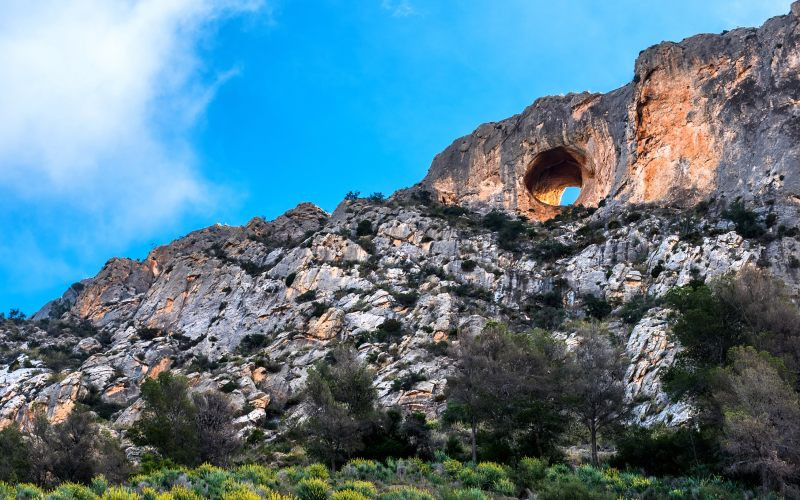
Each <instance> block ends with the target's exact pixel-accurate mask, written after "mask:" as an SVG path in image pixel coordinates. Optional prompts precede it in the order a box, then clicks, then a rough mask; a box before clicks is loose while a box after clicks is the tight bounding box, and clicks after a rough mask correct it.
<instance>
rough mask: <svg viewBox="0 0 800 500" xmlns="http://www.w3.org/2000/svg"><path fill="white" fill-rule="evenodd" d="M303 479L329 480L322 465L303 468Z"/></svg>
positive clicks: (326, 470) (325, 468) (328, 475)
mask: <svg viewBox="0 0 800 500" xmlns="http://www.w3.org/2000/svg"><path fill="white" fill-rule="evenodd" d="M305 477H306V478H309V479H322V480H323V481H329V480H330V478H331V475H330V473H329V472H328V468H327V467H325V466H324V465H322V464H311V465H309V466H307V467H306V468H305Z"/></svg>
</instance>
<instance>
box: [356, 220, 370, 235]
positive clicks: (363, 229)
mask: <svg viewBox="0 0 800 500" xmlns="http://www.w3.org/2000/svg"><path fill="white" fill-rule="evenodd" d="M373 233H374V231H373V229H372V222H370V221H368V220H366V219H364V220H362V221H360V222H359V223H358V226H356V236H359V237H360V236H370V235H372V234H373Z"/></svg>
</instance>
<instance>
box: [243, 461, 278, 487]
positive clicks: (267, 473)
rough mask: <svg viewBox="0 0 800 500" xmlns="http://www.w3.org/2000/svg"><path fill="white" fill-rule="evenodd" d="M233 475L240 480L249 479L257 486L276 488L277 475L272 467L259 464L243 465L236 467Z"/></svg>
mask: <svg viewBox="0 0 800 500" xmlns="http://www.w3.org/2000/svg"><path fill="white" fill-rule="evenodd" d="M233 477H234V478H236V480H238V481H247V482H249V483H252V484H254V485H256V486H266V487H269V488H274V487H275V486H276V485H277V476H276V475H275V472H273V471H272V469H268V468H266V467H264V466H261V465H257V464H249V465H242V466H239V467H237V468H236V469H234V471H233Z"/></svg>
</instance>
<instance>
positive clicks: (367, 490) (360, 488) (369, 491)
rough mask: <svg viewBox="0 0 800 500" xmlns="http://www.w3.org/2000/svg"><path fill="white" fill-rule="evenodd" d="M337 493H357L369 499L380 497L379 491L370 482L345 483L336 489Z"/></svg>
mask: <svg viewBox="0 0 800 500" xmlns="http://www.w3.org/2000/svg"><path fill="white" fill-rule="evenodd" d="M336 490H337V491H344V490H350V491H355V492H356V493H359V494H361V495H363V496H365V497H367V498H374V497H375V496H377V495H378V489H377V488H375V485H374V484H372V483H370V482H369V481H359V480H350V481H345V482H343V483H342V484H340V485H338V486H337V487H336Z"/></svg>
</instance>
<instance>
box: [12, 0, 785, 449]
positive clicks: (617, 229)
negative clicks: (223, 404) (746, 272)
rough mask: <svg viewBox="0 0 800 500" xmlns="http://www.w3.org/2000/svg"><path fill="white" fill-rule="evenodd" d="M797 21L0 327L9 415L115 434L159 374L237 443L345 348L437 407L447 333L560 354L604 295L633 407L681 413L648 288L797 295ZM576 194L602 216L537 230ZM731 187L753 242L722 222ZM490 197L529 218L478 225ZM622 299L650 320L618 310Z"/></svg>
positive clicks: (668, 54)
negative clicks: (396, 183) (512, 341)
mask: <svg viewBox="0 0 800 500" xmlns="http://www.w3.org/2000/svg"><path fill="white" fill-rule="evenodd" d="M798 16H800V4H795V5H794V6H793V8H792V13H791V14H790V15H787V16H782V17H778V18H774V19H771V20H769V21H767V23H766V24H765V25H764V26H763V27H761V28H759V29H738V30H734V31H731V32H729V33H725V34H722V35H701V36H697V37H693V38H690V39H687V40H684V41H683V42H681V43H678V44H674V43H665V44H661V45H658V46H656V47H653V48H651V49H648V50H647V51H645V52H643V53H642V55H641V56H640V57H639V59H638V61H637V63H636V71H635V74H636V77H635V79H634V82H633V83H631V84H629V85H627V86H625V87H623V88H621V89H618V90H616V91H614V92H611V93H609V94H605V95H593V94H577V95H568V96H564V97H550V98H544V99H540V100H538V101H537V102H536V103H534V104H533V105H532V106H531V107H529V108H528V109H527V110H525V111H524V112H523V113H522V114H520V115H518V116H515V117H512V118H510V119H508V120H505V121H502V122H499V123H496V124H488V125H483V126H481V127H479V128H478V129H477V130H476V131H475V132H474V133H473V134H472V135H470V136H468V137H465V138H462V139H459V140H457V141H456V142H455V143H454V144H453V145H452V146H450V147H449V148H448V149H446V150H445V151H444V152H442V153H441V154H440V155H438V156H437V157H436V159H435V160H434V161H433V165H432V166H431V169H430V172H429V174H428V176H427V177H426V178H425V180H423V181H422V183H421V184H419V185H418V186H415V187H414V188H412V189H410V190H406V191H403V192H400V193H398V194H396V195H395V196H394V197H392V198H391V199H390V200H388V201H377V200H372V201H370V200H365V199H360V200H348V201H344V202H342V204H340V206H339V207H338V208H337V209H336V210H335V211H334V213H333V214H328V213H326V212H324V211H323V210H321V209H319V208H317V207H315V206H314V205H311V204H301V205H299V206H298V207H296V208H295V209H293V210H290V211H289V212H287V213H286V214H284V215H282V216H281V217H278V218H277V219H275V220H273V221H265V220H263V219H259V218H256V219H253V220H252V221H250V222H249V223H248V224H247V225H245V226H243V227H231V226H219V225H218V226H214V227H210V228H206V229H203V230H200V231H196V232H193V233H191V234H189V235H187V236H185V237H183V238H180V239H178V240H176V241H174V242H172V243H170V244H168V245H165V246H162V247H159V248H156V249H155V250H153V251H152V252H151V253H150V254H149V255H148V256H147V258H146V259H144V260H142V261H135V260H131V259H112V260H110V261H109V262H108V263H107V264H106V265H105V266H104V267H103V269H102V270H100V272H99V273H98V274H97V276H95V277H94V278H90V279H87V280H84V281H82V282H80V283H76V284H75V285H73V286H72V287H71V288H70V289H69V290H68V291H67V292H66V293H65V294H64V296H63V297H61V298H59V299H57V300H55V301H53V302H51V303H50V304H48V305H47V306H45V307H44V308H43V309H42V310H41V311H39V313H37V314H36V315H35V317H34V320H35V321H31V322H25V323H14V322H6V323H3V324H0V427H2V426H5V425H9V424H18V425H26V424H27V423H29V422H30V420H31V418H32V416H33V415H34V414H35V412H36V411H43V412H44V413H45V414H46V415H47V416H48V417H50V418H51V419H53V420H60V419H63V418H64V416H65V415H67V414H68V412H69V411H71V409H72V408H73V407H74V405H75V404H78V403H84V404H87V405H89V406H91V407H92V408H95V409H96V411H98V413H101V414H103V415H104V416H106V417H107V418H108V419H109V420H110V421H111V422H112V423H113V425H114V426H115V427H117V428H118V429H120V430H122V429H125V428H126V427H127V426H128V425H130V423H131V422H133V421H134V420H135V418H136V417H137V415H138V413H139V411H140V409H141V404H142V403H141V400H140V399H139V395H140V386H141V384H142V382H143V381H145V380H146V379H147V378H148V377H153V376H155V375H157V374H158V373H160V372H162V371H163V370H166V369H172V370H177V371H179V372H182V373H184V374H186V375H188V376H189V377H190V379H191V381H192V384H193V386H194V387H195V388H196V389H198V390H202V389H204V388H208V387H218V388H224V389H225V390H226V391H228V392H229V393H230V395H231V397H232V398H233V400H234V402H235V403H236V405H237V407H238V408H239V410H240V412H241V416H240V417H239V419H238V420H237V423H238V424H239V425H240V426H241V428H242V432H243V433H244V432H247V431H248V430H249V429H252V428H253V427H254V426H262V425H264V424H265V423H269V422H272V423H274V424H276V425H277V422H278V420H279V418H278V416H279V415H285V416H288V417H294V416H298V415H300V414H302V408H301V406H300V405H298V404H297V394H298V391H299V389H300V387H302V385H303V383H304V380H305V375H306V371H307V369H308V368H309V367H310V366H311V365H312V364H313V363H314V362H316V361H317V360H319V359H321V358H323V357H324V356H325V355H326V353H327V352H328V350H329V349H330V347H331V346H333V345H335V344H336V343H338V342H350V343H352V344H353V345H356V346H357V347H358V349H359V351H360V353H361V355H362V356H363V358H364V359H365V360H366V361H368V362H369V363H370V364H371V365H372V366H373V368H374V369H375V370H376V372H377V376H378V390H379V395H380V400H381V402H382V403H383V404H385V405H398V406H400V407H402V408H404V409H407V410H420V411H424V412H426V413H428V414H429V415H430V416H434V415H436V414H438V413H439V412H440V411H441V410H442V406H443V404H444V403H443V399H442V395H443V391H444V387H445V378H446V376H447V374H448V372H449V370H450V368H451V360H450V358H449V357H448V356H447V355H446V350H447V346H448V345H450V344H453V343H455V342H458V339H459V338H460V337H461V336H463V335H473V334H476V333H477V332H479V331H480V330H481V328H482V327H483V325H484V324H485V323H486V322H487V321H488V320H493V319H498V320H502V321H506V322H508V323H509V324H510V325H512V327H513V328H515V329H520V330H521V329H527V328H533V327H536V326H544V327H547V328H551V329H554V330H555V331H556V333H557V335H559V336H561V337H563V338H565V339H566V340H567V341H568V343H569V342H571V341H572V339H573V337H574V335H575V331H576V330H577V328H576V325H575V321H580V320H581V319H582V318H585V317H586V315H587V307H586V304H587V301H588V300H590V297H594V298H597V299H602V300H605V301H607V302H608V303H609V304H611V305H612V306H613V308H614V311H613V312H612V314H611V316H610V318H609V319H608V320H607V324H608V328H609V329H610V330H611V331H612V332H613V333H614V334H615V335H616V336H617V337H618V338H619V340H620V342H623V343H624V344H625V345H626V348H627V350H628V353H629V355H630V357H631V365H630V368H629V370H628V374H627V376H626V383H627V387H628V395H629V397H630V398H631V400H632V401H634V402H635V403H636V411H637V418H638V419H639V420H640V421H641V422H642V423H644V424H653V423H655V422H666V423H669V424H679V423H681V422H684V421H685V420H686V419H687V418H688V416H689V414H690V411H691V408H690V407H689V406H688V405H687V404H685V403H683V402H675V401H670V400H669V399H668V398H667V397H666V395H665V394H664V393H663V391H662V390H661V386H660V381H659V375H660V373H662V371H663V370H664V369H665V368H666V367H668V366H669V365H670V364H671V363H672V360H673V359H674V356H675V353H676V352H677V350H678V349H679V348H680V347H679V346H677V345H676V344H675V343H674V342H673V341H672V340H671V339H670V335H669V311H667V310H665V309H663V308H661V307H651V305H652V304H649V303H648V301H647V300H645V298H646V297H650V298H657V297H660V296H663V295H664V294H665V293H666V292H667V291H668V290H669V289H670V288H672V287H674V286H678V285H683V284H686V283H688V282H689V281H690V280H691V279H693V278H694V277H700V278H707V279H711V278H714V277H718V276H721V275H722V274H724V273H726V272H729V271H735V270H737V269H740V268H741V267H743V266H748V265H759V266H763V267H769V268H770V271H771V272H772V273H773V274H774V275H776V276H778V277H780V278H781V279H783V280H784V281H785V282H786V283H787V284H788V285H789V287H790V289H791V290H793V291H794V292H795V293H797V291H798V290H800V273H798V266H800V261H799V260H798V258H797V255H798V248H800V242H798V235H799V234H800V230H798V229H797V227H796V226H797V225H798V207H797V206H796V203H797V202H798V201H800V194H799V193H800V176H798V175H797V174H798V171H800V165H798V155H799V154H800V149H798V147H799V146H798V138H800V136H799V135H798V134H800V108H799V107H798V102H800V101H799V100H800V84H799V82H798V75H799V74H800V73H798V69H800V68H798V65H799V64H800V55H799V54H800V43H798V30H799V29H800V28H798V21H799V19H798ZM570 185H577V186H581V187H582V191H581V195H580V198H579V200H578V202H579V203H581V204H584V205H587V206H599V207H600V208H599V209H597V210H593V209H589V210H587V209H573V210H569V211H568V213H565V214H562V215H560V216H559V217H557V218H555V219H550V220H547V221H545V222H541V221H542V220H544V219H549V218H550V217H552V216H553V215H556V214H557V213H558V212H560V211H561V210H562V209H561V208H559V207H558V206H557V204H558V199H559V197H560V194H561V192H562V191H563V189H564V188H565V187H566V186H570ZM739 197H741V198H742V199H743V200H745V201H746V203H748V205H749V206H751V207H753V208H754V210H756V213H757V215H758V217H759V219H760V221H761V224H762V225H763V226H764V230H765V233H764V235H763V236H762V237H760V238H750V239H745V238H743V236H742V235H740V234H738V233H737V232H736V230H735V225H734V223H733V222H731V221H730V220H727V219H726V218H725V216H724V209H725V207H726V206H727V205H728V204H729V202H730V201H731V200H733V199H735V198H739ZM712 198H713V201H712ZM603 200H605V201H603ZM702 200H705V201H706V202H705V203H702V204H700V205H698V206H695V205H696V204H697V203H698V202H699V201H702ZM440 202H444V203H446V204H458V205H462V206H464V207H468V209H464V208H460V207H455V206H445V205H442V204H440ZM690 207H692V208H691V209H690ZM492 208H496V209H504V210H507V211H510V212H512V213H517V214H521V215H524V216H525V217H526V218H527V219H528V222H522V221H516V220H512V219H509V218H505V219H504V218H503V217H501V216H498V215H497V214H494V215H495V216H494V217H491V218H490V219H485V218H484V217H483V214H485V213H486V212H487V211H488V210H490V209H492ZM473 209H478V210H477V211H476V210H473ZM632 301H638V302H637V303H642V304H643V310H642V313H643V314H642V315H641V317H635V318H634V319H633V320H631V321H629V322H628V323H626V322H625V321H623V320H622V318H621V315H620V314H619V312H620V311H621V310H622V308H623V307H624V306H625V305H626V304H630V303H631V302H632ZM267 427H268V428H269V429H270V430H269V431H268V432H278V431H279V430H280V429H277V430H276V429H275V426H274V425H270V426H267Z"/></svg>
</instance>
